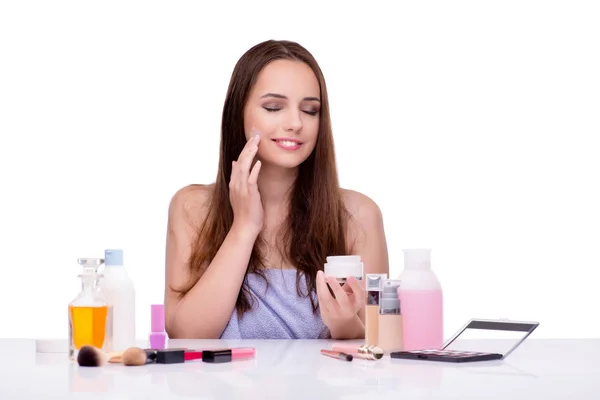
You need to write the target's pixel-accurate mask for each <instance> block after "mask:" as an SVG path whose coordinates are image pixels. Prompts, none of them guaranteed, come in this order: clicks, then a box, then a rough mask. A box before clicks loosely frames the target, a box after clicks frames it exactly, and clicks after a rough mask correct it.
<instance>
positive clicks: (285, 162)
mask: <svg viewBox="0 0 600 400" xmlns="http://www.w3.org/2000/svg"><path fill="white" fill-rule="evenodd" d="M261 160H262V162H263V163H264V164H268V165H270V166H272V167H279V168H287V169H295V168H298V167H299V166H300V164H302V163H303V162H304V161H305V160H306V157H303V158H296V157H294V158H292V157H289V158H283V157H266V158H261Z"/></svg>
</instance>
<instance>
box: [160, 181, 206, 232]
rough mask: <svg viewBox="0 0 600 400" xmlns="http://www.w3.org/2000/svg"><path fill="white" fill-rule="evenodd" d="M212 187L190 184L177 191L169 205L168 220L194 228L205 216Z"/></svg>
mask: <svg viewBox="0 0 600 400" xmlns="http://www.w3.org/2000/svg"><path fill="white" fill-rule="evenodd" d="M213 188H214V185H212V184H210V185H203V184H190V185H187V186H184V187H182V188H180V189H178V190H177V191H176V192H175V194H174V195H173V196H172V197H171V201H170V203H169V220H170V221H171V222H173V223H178V222H183V221H185V222H188V223H190V224H191V225H194V227H195V228H197V227H198V224H200V223H201V222H202V220H203V219H204V217H205V216H206V211H207V209H208V205H209V203H210V199H211V197H212V191H213Z"/></svg>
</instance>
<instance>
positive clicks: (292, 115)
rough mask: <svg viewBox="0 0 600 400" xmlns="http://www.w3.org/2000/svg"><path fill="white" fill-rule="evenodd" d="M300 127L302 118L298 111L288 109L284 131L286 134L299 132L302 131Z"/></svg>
mask: <svg viewBox="0 0 600 400" xmlns="http://www.w3.org/2000/svg"><path fill="white" fill-rule="evenodd" d="M302 126H303V124H302V116H301V115H300V111H298V110H292V109H290V111H289V112H288V115H287V119H286V121H285V127H284V128H285V130H286V131H287V132H299V131H300V130H301V129H302Z"/></svg>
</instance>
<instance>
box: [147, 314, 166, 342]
mask: <svg viewBox="0 0 600 400" xmlns="http://www.w3.org/2000/svg"><path fill="white" fill-rule="evenodd" d="M148 339H149V341H150V348H152V349H158V350H161V349H164V348H165V347H166V345H167V333H166V332H165V306H164V305H163V304H152V305H151V306H150V335H149V336H148Z"/></svg>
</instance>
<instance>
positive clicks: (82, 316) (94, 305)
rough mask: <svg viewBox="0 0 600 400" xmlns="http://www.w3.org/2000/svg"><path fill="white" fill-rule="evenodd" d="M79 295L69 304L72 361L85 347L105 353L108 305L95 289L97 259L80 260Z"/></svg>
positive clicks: (100, 293)
mask: <svg viewBox="0 0 600 400" xmlns="http://www.w3.org/2000/svg"><path fill="white" fill-rule="evenodd" d="M77 262H78V264H79V265H81V266H82V267H83V271H82V272H81V274H80V275H79V278H80V279H81V292H80V293H79V294H78V295H77V297H76V298H75V299H74V300H73V301H71V302H70V303H69V307H68V309H69V358H70V359H71V360H75V359H76V358H77V354H78V351H79V349H81V347H83V346H85V345H88V346H94V347H96V348H98V349H100V350H103V351H106V344H107V341H108V340H107V339H108V338H107V336H108V335H107V322H108V303H107V302H106V300H105V299H104V296H103V295H102V291H101V290H99V285H98V282H99V279H100V278H101V275H100V274H99V273H98V268H100V266H101V265H102V264H103V263H104V260H103V259H101V258H80V259H78V260H77Z"/></svg>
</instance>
